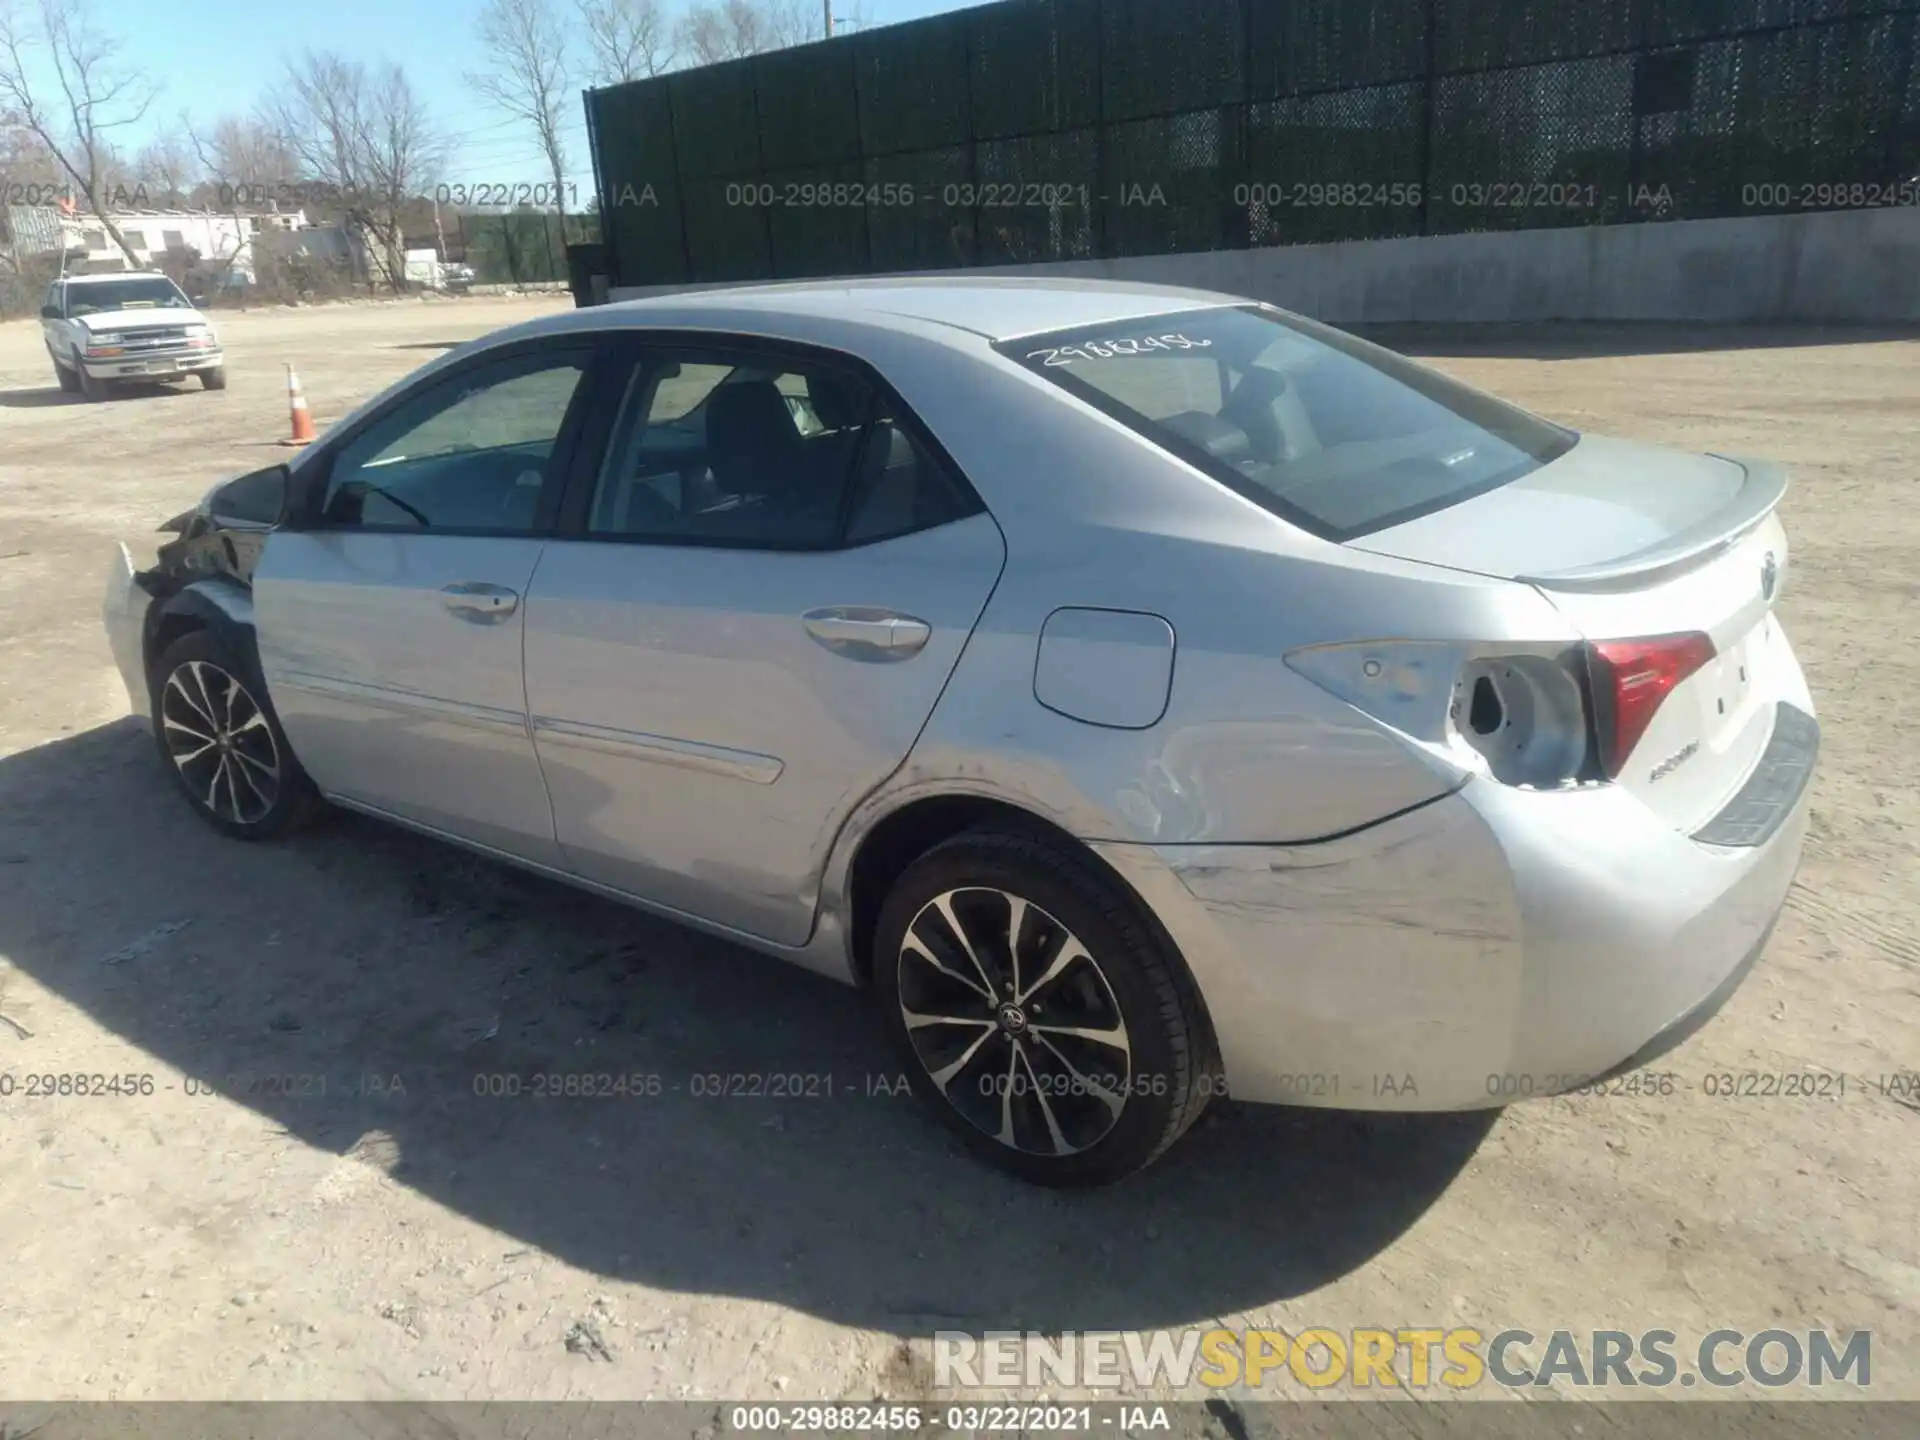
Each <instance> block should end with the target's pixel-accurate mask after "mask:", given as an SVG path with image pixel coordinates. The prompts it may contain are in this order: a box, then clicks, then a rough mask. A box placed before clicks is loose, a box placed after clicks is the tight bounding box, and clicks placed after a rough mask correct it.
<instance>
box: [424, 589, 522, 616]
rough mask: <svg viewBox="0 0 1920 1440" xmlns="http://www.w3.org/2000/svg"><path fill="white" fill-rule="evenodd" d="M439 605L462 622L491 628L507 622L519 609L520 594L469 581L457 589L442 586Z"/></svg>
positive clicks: (515, 591)
mask: <svg viewBox="0 0 1920 1440" xmlns="http://www.w3.org/2000/svg"><path fill="white" fill-rule="evenodd" d="M440 603H441V604H443V605H445V606H446V607H447V609H449V610H451V611H452V612H453V613H454V614H456V615H458V616H459V617H460V618H461V619H462V620H470V621H472V622H473V623H474V624H476V625H491V624H493V623H495V622H497V621H500V620H504V619H506V618H507V617H508V616H509V615H511V614H513V612H514V611H515V610H518V609H519V608H520V592H519V591H517V590H509V589H508V588H507V587H506V586H504V585H489V584H487V583H486V582H484V581H480V580H466V581H462V582H461V583H459V584H457V585H443V586H441V587H440Z"/></svg>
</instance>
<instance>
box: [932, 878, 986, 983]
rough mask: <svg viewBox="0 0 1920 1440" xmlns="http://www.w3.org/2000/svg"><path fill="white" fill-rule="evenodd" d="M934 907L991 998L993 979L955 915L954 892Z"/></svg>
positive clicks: (945, 896)
mask: <svg viewBox="0 0 1920 1440" xmlns="http://www.w3.org/2000/svg"><path fill="white" fill-rule="evenodd" d="M933 905H934V908H935V909H936V910H938V911H939V912H940V918H941V919H943V920H945V921H946V922H947V929H948V930H949V931H951V932H952V934H953V938H954V939H956V940H958V941H959V942H960V948H961V949H962V950H963V951H965V952H966V956H967V959H968V960H970V961H971V962H973V969H974V973H975V974H977V975H978V976H979V977H980V985H981V988H982V990H983V992H984V993H985V994H986V995H988V996H989V997H991V996H992V995H993V994H994V988H993V977H992V976H991V975H989V974H987V967H986V966H985V965H982V964H981V963H980V955H979V952H977V951H976V950H975V949H974V948H973V941H972V939H970V938H969V937H968V935H967V931H966V927H965V926H963V925H962V924H961V923H960V917H959V916H957V915H955V914H954V913H953V894H952V892H948V893H947V894H945V895H942V896H941V897H940V898H939V899H938V900H936V901H934V902H933Z"/></svg>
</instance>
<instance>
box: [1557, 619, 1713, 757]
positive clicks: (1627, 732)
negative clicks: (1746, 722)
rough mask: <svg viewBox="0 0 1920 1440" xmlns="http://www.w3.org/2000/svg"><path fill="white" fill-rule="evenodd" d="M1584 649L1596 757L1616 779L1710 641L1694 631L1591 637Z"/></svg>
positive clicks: (1709, 651) (1709, 652)
mask: <svg viewBox="0 0 1920 1440" xmlns="http://www.w3.org/2000/svg"><path fill="white" fill-rule="evenodd" d="M1588 649H1589V652H1590V654H1591V656H1592V671H1593V699H1594V706H1595V709H1596V710H1598V712H1599V714H1598V716H1597V717H1596V719H1597V720H1598V729H1599V738H1600V759H1601V763H1602V764H1604V765H1605V766H1606V771H1607V774H1608V775H1609V776H1610V777H1614V778H1617V777H1618V776H1619V774H1620V771H1621V770H1622V769H1623V768H1624V767H1625V766H1626V763H1627V757H1628V756H1629V755H1631V754H1632V753H1633V747H1634V746H1636V745H1638V744H1639V743H1640V737H1641V736H1642V735H1644V734H1646V733H1647V726H1648V725H1650V724H1652V723H1653V717H1654V714H1655V712H1656V711H1658V710H1659V709H1660V706H1661V705H1662V704H1663V703H1664V702H1665V701H1666V698H1667V696H1669V695H1671V694H1672V693H1673V690H1674V687H1675V686H1677V685H1678V684H1680V682H1681V681H1683V680H1685V679H1686V678H1687V677H1688V676H1689V675H1692V674H1694V673H1695V672H1696V671H1698V670H1699V669H1700V667H1701V666H1703V665H1705V664H1706V663H1707V662H1708V661H1709V660H1711V659H1713V653H1714V652H1713V640H1712V639H1711V638H1710V637H1709V636H1706V635H1702V634H1700V633H1698V632H1697V631H1696V632H1694V633H1692V634H1687V635H1656V636H1653V637H1651V638H1649V639H1644V640H1596V641H1594V642H1593V643H1592V644H1591V645H1590V646H1589V647H1588Z"/></svg>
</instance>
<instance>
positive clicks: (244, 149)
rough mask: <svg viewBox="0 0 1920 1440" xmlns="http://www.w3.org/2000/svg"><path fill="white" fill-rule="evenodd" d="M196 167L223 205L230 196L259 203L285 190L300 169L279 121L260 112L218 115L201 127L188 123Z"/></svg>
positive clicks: (246, 202) (289, 187) (289, 189)
mask: <svg viewBox="0 0 1920 1440" xmlns="http://www.w3.org/2000/svg"><path fill="white" fill-rule="evenodd" d="M188 134H189V135H190V136H191V138H192V141H193V149H194V154H195V156H196V157H197V159H198V160H199V162H200V168H201V169H202V170H203V171H204V172H205V173H206V176H207V178H208V179H209V180H210V181H211V182H212V183H213V185H214V187H215V189H216V190H217V191H218V192H219V203H220V204H221V205H222V206H225V205H226V204H228V203H229V202H230V201H232V200H233V199H234V198H235V197H240V198H241V200H242V203H244V204H261V203H265V201H266V200H267V199H269V198H273V197H277V196H278V195H280V194H283V193H290V191H291V185H292V182H293V181H294V179H295V178H296V177H297V176H298V175H299V173H300V164H299V161H298V160H297V159H296V158H295V156H294V154H293V151H292V149H291V147H290V146H289V145H288V143H287V138H286V136H285V134H284V133H283V132H282V131H281V129H280V126H279V124H278V121H277V120H276V119H275V118H272V117H263V116H259V115H223V116H222V117H221V118H220V119H218V120H216V121H214V122H213V124H212V125H211V126H209V127H208V128H207V129H206V130H205V131H201V130H200V129H198V128H196V127H193V126H189V127H188Z"/></svg>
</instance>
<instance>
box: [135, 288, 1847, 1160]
mask: <svg viewBox="0 0 1920 1440" xmlns="http://www.w3.org/2000/svg"><path fill="white" fill-rule="evenodd" d="M1784 488H1785V482H1784V479H1783V477H1782V475H1781V473H1780V471H1779V470H1778V469H1777V468H1776V467H1774V466H1772V465H1770V464H1767V463H1765V462H1763V461H1755V460H1742V459H1734V458H1729V457H1720V456H1703V455H1684V454H1674V453H1670V452H1666V451H1662V450H1658V449H1654V448H1651V447H1649V446H1645V445H1639V444H1631V443H1627V442H1623V441H1617V440H1608V439H1603V438H1601V437H1598V436H1591V435H1579V434H1575V433H1573V432H1571V431H1569V430H1566V429H1563V428H1561V427H1560V426H1558V425H1554V424H1551V423H1549V422H1547V421H1545V420H1543V419H1540V418H1538V417H1535V416H1533V415H1530V414H1527V413H1525V412H1523V411H1521V410H1518V409H1516V408H1514V407H1512V406H1510V405H1507V404H1505V403H1503V402H1501V401H1498V400H1495V399H1492V398H1490V397H1488V396H1486V395H1484V394H1480V393H1478V392H1476V391H1473V390H1471V389H1468V388H1466V387H1464V386H1462V385H1460V384H1457V383H1455V382H1453V381H1451V380H1449V379H1446V378H1444V377H1442V376H1441V375H1439V374H1436V373H1435V372H1433V371H1431V370H1428V369H1426V368H1424V367H1422V366H1419V365H1416V364H1414V363H1412V362H1410V361H1408V360H1405V359H1403V358H1401V357H1399V356H1397V355H1394V354H1392V353H1390V352H1387V351H1384V350H1381V349H1379V348H1376V347H1374V346H1371V345H1368V344H1364V343H1362V342H1360V341H1358V340H1355V339H1353V338H1352V337H1350V336H1347V335H1344V334H1342V333H1340V332H1338V331H1335V330H1332V329H1328V328H1326V327H1324V326H1321V325H1317V324H1314V323H1312V322H1310V321H1307V320H1303V319H1301V318H1299V317H1297V316H1293V315H1289V314H1286V313H1284V312H1281V311H1278V310H1275V309H1272V308H1269V307H1266V306H1262V305H1257V304H1252V303H1249V302H1246V301H1242V300H1238V299H1235V298H1232V297H1228V296H1221V295H1214V294H1207V293H1202V292H1196V291H1180V290H1171V289H1164V288H1158V287H1150V286H1143V285H1119V284H1101V283H1091V282H1090V283H1073V282H1052V281H1012V280H993V279H952V280H948V279H940V280H924V281H873V282H863V283H852V284H848V283H821V284H807V285H783V286H768V287H760V288H746V289H735V290H724V291H714V292H708V293H703V294H690V295H681V296H675V297H671V298H663V299H656V300H649V301H644V302H638V303H632V304H624V305H614V306H608V307H602V308H594V309H588V310H581V311H576V312H573V313H571V314H565V315H556V316H553V317H550V318H546V319H542V320H539V321H535V322H533V323H531V324H527V325H522V326H518V327H516V328H513V329H510V330H506V331H503V332H501V333H499V334H495V335H491V336H489V337H487V338H485V339H483V340H479V341H476V342H474V343H472V344H469V345H466V346H464V347H462V348H461V349H459V350H456V351H454V352H452V353H450V354H448V355H446V356H443V357H442V358H440V359H439V360H437V361H435V362H434V363H432V364H430V365H428V366H427V367H425V368H424V369H422V370H421V371H419V372H418V373H416V374H415V375H413V376H411V377H410V378H408V379H407V380H405V381H403V382H402V383H401V384H399V385H397V386H395V387H394V388H392V389H390V390H389V391H387V392H386V393H385V394H382V395H380V396H379V397H377V398H376V399H374V400H372V401H371V402H369V403H368V404H366V405H365V406H363V407H361V408H360V409H359V410H358V411H356V412H355V413H354V414H352V415H351V416H349V417H348V418H347V419H346V420H344V421H342V422H341V423H340V424H339V425H337V426H335V427H334V428H333V429H332V430H331V431H330V432H329V433H328V434H327V435H326V436H325V437H324V438H323V439H322V440H321V442H320V443H319V444H317V445H315V446H314V447H312V448H311V449H309V450H307V451H305V452H302V453H301V454H300V455H299V457H298V458H297V459H295V460H294V461H293V463H292V464H291V465H289V466H285V467H274V468H271V469H268V470H263V471H259V472H256V473H254V474H250V475H246V476H242V477H240V478H239V479H237V480H233V481H230V482H228V483H227V484H225V485H223V486H220V487H218V488H217V489H216V490H215V491H214V492H212V494H210V495H209V497H208V499H207V501H206V502H204V503H203V504H202V505H201V506H200V507H199V509H198V510H196V511H194V512H192V513H190V514H188V515H185V516H181V517H179V518H178V519H177V520H176V521H174V522H170V526H171V529H172V530H173V531H174V532H175V536H174V538H173V539H171V540H170V541H168V542H167V543H166V544H165V545H164V546H162V548H161V553H160V556H159V559H158V562H157V563H156V564H154V565H151V566H148V567H144V568H142V567H137V566H136V565H135V563H134V561H133V559H132V557H131V556H130V555H129V554H127V553H126V552H124V550H123V552H122V554H121V555H120V557H119V558H118V561H117V562H116V568H115V572H114V575H113V577H112V581H111V584H110V587H109V593H108V596H107V602H106V617H107V625H108V629H109V631H110V633H111V636H112V639H113V643H114V646H115V650H116V653H117V656H118V659H119V663H120V666H121V668H122V671H123V673H124V676H125V679H126V682H127V685H128V689H129V692H130V694H131V696H132V697H133V699H134V702H135V705H136V708H137V709H138V710H140V711H141V712H143V713H147V714H150V715H151V717H152V720H153V728H154V732H155V737H156V739H157V742H158V748H159V752H160V755H161V758H162V761H163V763H164V765H165V767H166V769H167V770H168V772H169V773H171V774H172V775H173V776H174V777H175V779H176V780H177V781H178V783H179V787H180V789H181V791H182V793H183V794H184V796H185V797H186V799H187V800H188V802H189V803H190V804H191V805H192V806H193V807H194V808H195V810H196V811H197V812H198V813H199V814H201V815H202V816H203V817H204V818H205V819H207V820H208V821H209V822H211V823H212V824H213V825H215V826H217V827H218V828H219V829H220V830H222V831H224V832H226V833H227V834H229V835H232V836H235V837H238V838H243V839H254V838H259V837H265V836H270V835H274V834H278V833H281V832H283V831H285V830H287V829H288V828H289V827H291V826H292V825H294V824H295V823H297V822H298V821H300V820H302V819H304V818H306V817H308V816H309V815H310V814H311V813H313V812H314V811H315V810H316V809H318V808H320V806H321V802H323V801H327V802H332V803H333V804H335V805H340V806H346V807H350V808H352V809H355V810H360V811H365V812H368V813H371V814H374V815H378V816H382V817H385V818H387V819H390V820H393V821H396V822H399V823H401V824H405V825H410V826H413V827H415V828H417V829H420V830H424V831H427V832H429V833H431V834H434V835H437V836H441V837H444V838H445V839H447V840H450V841H454V842H457V843H459V844H462V845H465V846H468V847H470V848H472V849H475V850H478V851H481V852H483V853H485V854H487V855H491V856H495V857H498V858H500V859H502V860H506V861H510V862H513V863H515V864H519V865H523V866H526V867H528V868H530V869H533V870H537V871H540V872H542V873H544V874H548V875H551V876H555V877H558V878H560V879H563V880H566V881H570V882H572V883H574V884H577V885H581V886H585V887H587V888H589V889H592V890H596V891H599V892H601V893H604V894H607V895H610V896H615V897H618V898H619V899H622V900H625V901H629V902H631V903H633V904H635V905H638V906H642V907H644V908H646V909H648V910H651V911H654V912H656V913H658V914H661V915H665V916H669V917H671V918H673V919H675V920H679V921H682V922H685V923H686V924H689V925H694V926H698V927H700V928H702V929H704V930H708V931H711V932H713V933H715V934H719V935H723V936H726V937H729V938H731V939H734V940H737V941H739V942H741V943H743V944H746V945H750V946H753V947H755V948H757V949H760V950H763V951H766V952H767V953H769V954H772V955H776V956H779V957H781V958H783V959H786V960H790V961H793V962H794V963H796V964H799V965H803V966H805V967H807V968H809V969H812V970H816V971H819V972H821V973H823V974H826V975H830V976H832V977H834V978H836V979H839V980H843V981H846V982H849V983H850V984H853V985H855V986H858V987H861V988H863V989H865V990H866V991H868V992H869V993H870V994H871V996H872V998H873V1000H874V1003H875V1004H876V1006H877V1008H878V1010H879V1013H880V1016H881V1018H882V1021H883V1023H884V1025H885V1027H886V1029H887V1031H888V1032H889V1034H890V1036H891V1039H892V1042H893V1044H894V1046H895V1047H896V1048H897V1050H898V1052H899V1056H900V1059H901V1062H902V1063H903V1064H904V1065H905V1066H906V1067H907V1071H908V1074H909V1076H910V1078H911V1079H912V1081H913V1083H914V1085H915V1086H916V1088H917V1089H918V1090H919V1091H920V1092H921V1093H922V1094H923V1095H924V1096H925V1098H926V1099H927V1101H928V1102H929V1103H930V1104H931V1106H932V1108H933V1109H934V1111H935V1112H937V1113H938V1114H939V1115H940V1116H941V1117H942V1118H943V1119H944V1120H945V1121H946V1123H948V1124H949V1125H950V1126H951V1127H952V1128H953V1130H954V1131H955V1132H956V1133H957V1134H958V1135H959V1136H961V1137H962V1138H963V1139H964V1140H965V1141H966V1142H967V1143H968V1144H970V1145H971V1146H972V1147H973V1148H974V1149H975V1150H976V1151H978V1152H979V1153H981V1154H982V1155H984V1156H986V1157H988V1158H989V1159H991V1160H993V1161H995V1162H997V1163H999V1164H1001V1165H1003V1166H1005V1167H1007V1168H1008V1169H1010V1170H1013V1171H1015V1172H1017V1173H1018V1174H1020V1175H1023V1176H1025V1177H1027V1178H1029V1179H1032V1180H1036V1181H1040V1182H1043V1183H1049V1184H1088V1183H1098V1182H1102V1181H1108V1180H1112V1179H1115V1178H1116V1177H1119V1176H1122V1175H1125V1174H1127V1173H1128V1172H1130V1171H1133V1170H1136V1169H1138V1168H1139V1167H1141V1166H1143V1165H1145V1164H1147V1163H1148V1162H1149V1161H1151V1160H1153V1159H1154V1158H1155V1157H1156V1156H1158V1155H1159V1154H1160V1153H1161V1152H1163V1151H1164V1150H1166V1149H1167V1147H1168V1146H1170V1145H1171V1144H1172V1143H1173V1142H1174V1141H1175V1140H1177V1139H1178V1138H1179V1136H1180V1135H1181V1133H1182V1132H1183V1131H1184V1130H1186V1129H1187V1128H1188V1127H1189V1126H1190V1125H1192V1123H1193V1122H1194V1120H1195V1118H1196V1117H1197V1116H1199V1114H1200V1113H1201V1112H1202V1110H1203V1109H1204V1108H1205V1107H1206V1105H1207V1103H1208V1102H1209V1101H1210V1100H1212V1099H1214V1098H1217V1097H1221V1096H1226V1095H1231V1096H1233V1097H1235V1098H1237V1099H1244V1100H1251V1101H1259V1102H1277V1103H1290V1104H1299V1105H1318V1106H1339V1107H1350V1108H1359V1109H1393V1110H1450V1109H1459V1108H1465V1107H1477V1106H1489V1105H1499V1104H1503V1103H1506V1102H1508V1101H1511V1100H1513V1099H1516V1098H1519V1097H1522V1096H1528V1095H1545V1094H1551V1093H1556V1092H1561V1091H1566V1090H1569V1089H1577V1088H1580V1087H1583V1086H1586V1085H1589V1084H1593V1083H1597V1082H1599V1081H1601V1080H1603V1079H1605V1078H1606V1077H1609V1076H1612V1075H1616V1074H1619V1073H1621V1072H1622V1070H1623V1068H1624V1067H1631V1066H1634V1065H1636V1064H1639V1063H1641V1062H1642V1061H1644V1060H1645V1059H1646V1058H1648V1057H1649V1056H1651V1055H1652V1054H1654V1053H1657V1052H1658V1051H1659V1050H1661V1049H1664V1048H1666V1047H1669V1046H1671V1045H1672V1044H1674V1043H1676V1042H1677V1040H1678V1039H1679V1038H1680V1037H1682V1036H1683V1035H1684V1034H1686V1033H1687V1032H1688V1031H1689V1030H1690V1029H1691V1028H1692V1027H1693V1026H1695V1025H1697V1024H1698V1023H1700V1021H1701V1020H1703V1019H1704V1018H1705V1017H1706V1016H1707V1015H1709V1014H1711V1013H1712V1011H1713V1010H1714V1009H1715V1008H1716V1007H1717V1006H1718V1004H1719V1003H1720V1001H1721V1000H1722V999H1724V997H1725V996H1726V995H1727V994H1728V993H1729V992H1730V991H1731V990H1732V988H1733V987H1734V986H1735V985H1737V984H1738V983H1739V980H1740V978H1741V977H1742V975H1743V974H1744V973H1745V971H1746V969H1747V967H1748V966H1749V965H1750V964H1751V963H1752V961H1753V959H1754V957H1755V956H1756V955H1757V954H1758V952H1759V950H1760V948H1761V946H1762V945H1763V943H1764V942H1765V939H1766V936H1767V934H1768V931H1769V928H1770V926H1771V924H1772V922H1773V919H1774V917H1775V915H1776V914H1777V913H1778V911H1779V909H1780V907H1781V904H1782V902H1783V899H1784V897H1785V895H1786V892H1787V887H1788V885H1789V883H1790V881H1791V880H1792V877H1793V874H1794V870H1795V866H1796V864H1797V862H1798V859H1799V855H1800V848H1801V840H1802V836H1803V833H1804V831H1805V827H1806V816H1807V798H1806V797H1807V788H1808V781H1809V778H1810V776H1811V773H1812V768H1813V763H1814V756H1815V751H1816V748H1817V744H1818V736H1819V731H1818V727H1817V725H1816V724H1815V721H1814V719H1813V705H1812V702H1811V700H1810V699H1809V696H1808V693H1807V687H1806V684H1805V682H1804V680H1803V679H1802V676H1801V672H1800V667H1799V665H1798V664H1797V663H1796V661H1795V659H1794V655H1793V651H1792V650H1791V648H1790V647H1789V645H1788V643H1787V637H1786V635H1785V633H1784V632H1783V631H1782V630H1781V628H1780V625H1779V623H1778V621H1777V620H1776V619H1775V616H1774V607H1775V601H1776V600H1777V598H1778V596H1779V594H1780V591H1781V587H1782V585H1783V584H1784V583H1785V578H1786V572H1787V544H1786V538H1785V534H1784V532H1783V531H1782V528H1781V525H1780V522H1779V520H1778V518H1777V517H1776V515H1775V508H1776V506H1777V504H1778V502H1779V500H1780V497H1781V495H1782V492H1783V490H1784Z"/></svg>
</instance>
